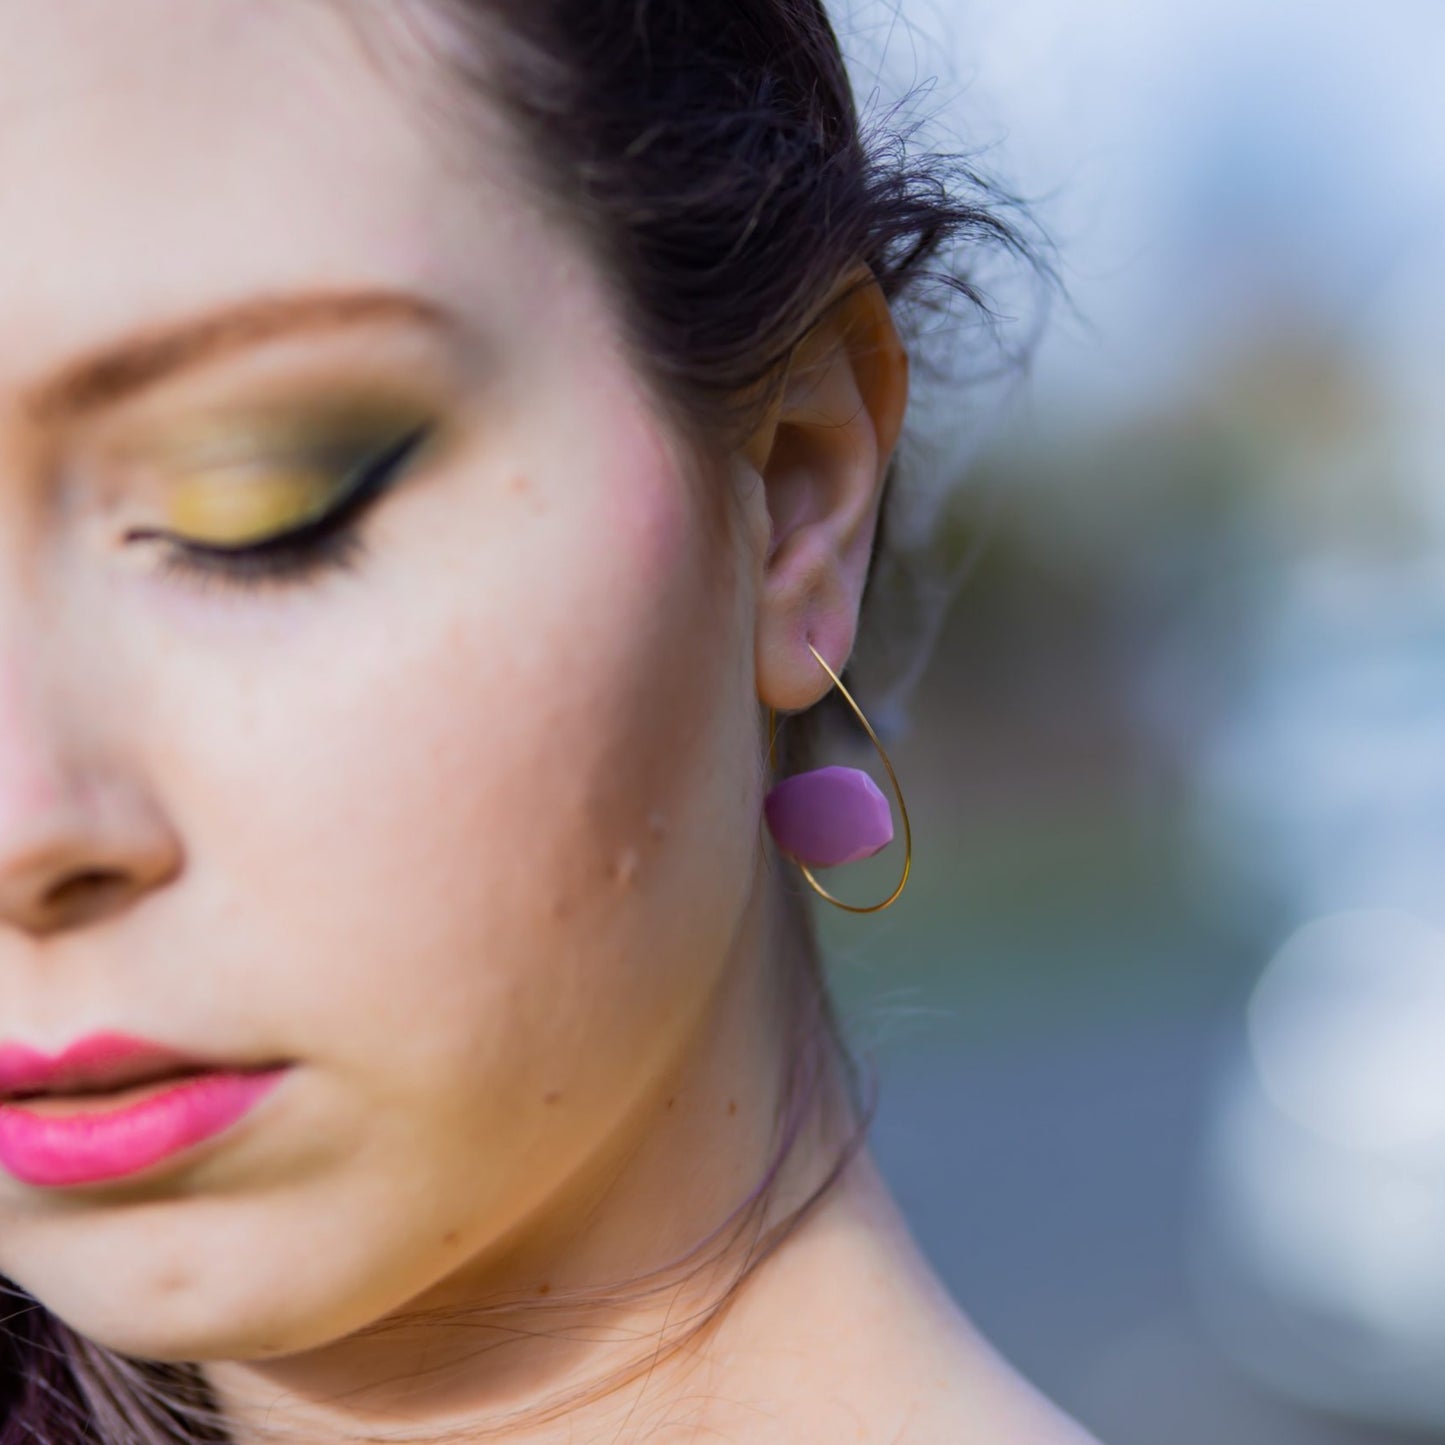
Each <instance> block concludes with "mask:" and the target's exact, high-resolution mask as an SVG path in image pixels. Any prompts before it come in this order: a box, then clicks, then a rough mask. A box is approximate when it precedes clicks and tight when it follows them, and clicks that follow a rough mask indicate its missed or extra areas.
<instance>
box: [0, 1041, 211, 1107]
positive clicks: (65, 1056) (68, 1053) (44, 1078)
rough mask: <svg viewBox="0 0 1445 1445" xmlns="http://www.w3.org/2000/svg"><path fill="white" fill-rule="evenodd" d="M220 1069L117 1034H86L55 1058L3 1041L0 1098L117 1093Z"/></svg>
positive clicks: (184, 1054) (204, 1061)
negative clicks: (105, 1091)
mask: <svg viewBox="0 0 1445 1445" xmlns="http://www.w3.org/2000/svg"><path fill="white" fill-rule="evenodd" d="M223 1067H226V1066H225V1065H220V1064H217V1063H216V1062H215V1061H213V1060H209V1059H202V1058H198V1057H196V1056H195V1055H193V1054H186V1053H182V1052H181V1051H180V1050H178V1049H172V1048H167V1047H166V1046H165V1045H163V1044H157V1043H152V1042H151V1041H150V1040H149V1039H141V1038H136V1037H134V1036H133V1035H130V1034H122V1033H99V1034H89V1035H87V1036H86V1037H85V1038H83V1039H77V1040H76V1041H75V1042H74V1043H73V1044H71V1045H70V1046H69V1047H68V1048H65V1049H62V1050H61V1051H60V1053H58V1054H55V1055H47V1054H44V1053H42V1052H40V1051H39V1050H36V1049H32V1048H31V1047H29V1045H27V1044H20V1043H9V1042H7V1043H0V1097H3V1098H13V1097H14V1096H16V1095H20V1094H35V1093H62V1092H64V1093H81V1092H85V1091H89V1090H104V1089H121V1088H125V1087H127V1086H129V1085H131V1084H139V1083H144V1082H147V1081H150V1080H155V1079H162V1078H168V1077H170V1076H171V1075H175V1074H181V1073H196V1072H199V1071H202V1070H207V1069H216V1068H223ZM232 1067H234V1066H232Z"/></svg>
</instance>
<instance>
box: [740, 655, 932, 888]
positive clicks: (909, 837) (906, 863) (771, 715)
mask: <svg viewBox="0 0 1445 1445" xmlns="http://www.w3.org/2000/svg"><path fill="white" fill-rule="evenodd" d="M808 651H809V652H811V653H812V654H813V656H814V657H816V658H817V659H818V662H819V664H820V665H821V666H822V669H823V671H824V672H826V673H827V674H828V676H829V677H831V678H832V679H833V683H834V685H835V686H836V687H837V689H838V691H839V692H841V693H842V694H843V697H844V699H845V700H846V701H847V703H848V706H849V707H851V708H852V709H853V711H854V712H855V713H856V714H857V716H858V721H859V722H860V723H862V724H863V729H864V731H865V732H866V733H867V734H868V736H869V737H870V738H871V739H872V741H873V746H874V747H875V748H877V749H878V756H879V757H880V758H882V759H883V766H884V767H885V768H887V769H888V779H889V781H890V782H891V783H892V784H893V793H894V796H895V797H896V798H897V799H898V811H899V813H900V814H901V815H902V818H903V877H902V878H900V879H899V880H898V887H897V888H895V889H894V890H893V892H892V893H890V894H889V895H888V897H887V898H885V899H884V900H883V902H882V903H874V904H871V905H869V906H868V907H866V908H860V907H858V906H857V905H856V904H853V903H844V902H843V900H842V899H841V898H834V897H833V895H832V894H831V893H829V892H828V890H827V889H826V888H824V887H823V885H822V884H821V883H819V882H818V880H817V879H816V878H814V877H813V874H812V870H811V869H809V867H808V865H807V864H806V863H798V860H797V859H796V858H795V859H794V860H793V861H794V862H795V863H798V867H799V868H801V869H802V871H803V877H804V878H806V879H807V880H808V882H809V884H810V885H811V886H812V889H813V891H814V892H815V893H817V894H818V895H819V896H820V897H821V898H826V899H827V900H828V902H829V903H831V904H833V905H834V907H836V908H842V909H846V910H847V911H848V912H849V913H880V912H882V910H883V909H885V908H887V907H888V906H889V905H890V904H892V903H893V902H894V901H895V900H896V899H897V897H898V895H899V894H900V893H902V892H903V889H904V885H905V884H907V882H908V874H909V872H910V871H911V870H912V867H913V829H912V827H911V826H910V824H909V822H908V806H907V804H906V803H904V801H903V789H902V788H901V787H900V786H899V783H898V774H897V773H895V772H894V771H893V764H892V763H891V762H890V761H889V759H888V754H887V752H885V751H884V748H883V744H882V743H880V742H879V741H878V734H877V733H875V732H874V731H873V727H872V724H870V723H869V721H868V719H867V718H866V717H864V716H863V709H862V708H861V707H859V706H858V704H857V703H856V702H854V701H853V694H852V693H850V692H849V691H848V689H847V688H846V687H844V686H843V680H842V678H840V677H839V676H838V674H837V673H836V672H834V671H833V669H832V668H831V667H829V666H828V664H827V663H826V662H824V661H823V658H822V654H821V653H819V651H818V649H817V648H816V647H814V646H813V644H812V643H811V642H810V643H809V644H808ZM777 741H778V715H777V712H776V711H775V710H774V709H773V708H769V709H768V760H769V763H770V765H771V766H772V768H773V769H774V771H776V769H777V766H778V748H777Z"/></svg>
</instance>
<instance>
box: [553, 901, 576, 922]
mask: <svg viewBox="0 0 1445 1445" xmlns="http://www.w3.org/2000/svg"><path fill="white" fill-rule="evenodd" d="M571 912H572V905H571V904H570V903H569V902H568V901H567V900H566V899H565V898H558V899H556V900H555V901H554V902H553V904H552V917H553V918H566V917H568V916H569V915H570V914H571Z"/></svg>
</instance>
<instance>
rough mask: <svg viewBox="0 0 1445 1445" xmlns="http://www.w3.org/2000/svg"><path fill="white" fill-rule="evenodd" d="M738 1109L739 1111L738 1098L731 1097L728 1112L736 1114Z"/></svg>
mask: <svg viewBox="0 0 1445 1445" xmlns="http://www.w3.org/2000/svg"><path fill="white" fill-rule="evenodd" d="M737 1111H738V1101H737V1100H736V1099H729V1100H728V1113H729V1114H736V1113H737Z"/></svg>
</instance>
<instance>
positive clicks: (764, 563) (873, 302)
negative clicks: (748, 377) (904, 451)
mask: <svg viewBox="0 0 1445 1445" xmlns="http://www.w3.org/2000/svg"><path fill="white" fill-rule="evenodd" d="M840 295H841V296H842V297H843V299H842V300H841V301H838V302H837V303H836V304H834V305H832V306H830V307H829V308H828V310H827V311H826V312H825V313H824V317H823V320H822V321H820V322H819V323H818V324H817V326H815V327H814V329H813V330H812V331H811V332H809V334H808V335H807V336H806V337H805V338H804V340H803V341H802V342H801V343H800V344H799V346H798V348H797V350H796V351H795V352H794V354H793V358H792V360H791V362H790V364H789V368H788V374H787V380H786V384H785V386H784V389H783V394H782V396H781V398H780V400H779V403H778V405H777V406H776V407H775V408H774V410H773V412H772V414H771V415H770V416H769V418H768V420H767V421H766V422H765V423H764V424H763V426H762V427H760V428H759V430H758V431H757V432H756V433H755V434H754V436H753V437H752V438H751V439H750V441H749V442H748V444H747V445H746V446H745V447H744V449H743V455H744V456H745V458H746V459H747V461H748V463H749V464H750V465H751V466H752V468H753V469H754V470H755V471H756V472H757V473H758V475H759V476H760V477H761V479H762V486H761V488H758V489H757V490H756V492H755V493H754V495H753V496H752V497H750V498H749V505H750V507H752V508H753V509H754V512H755V516H754V520H755V523H756V525H755V526H754V527H753V528H752V529H751V530H750V535H751V536H752V537H753V539H754V546H755V547H761V549H762V550H761V554H760V555H759V556H757V557H756V558H755V561H756V562H757V564H758V579H759V580H758V597H757V615H756V634H755V647H754V652H755V666H756V670H757V691H758V698H759V700H760V701H761V702H762V703H763V705H764V706H766V707H773V708H777V709H778V710H779V711H780V712H798V711H801V710H803V709H805V708H808V707H811V706H812V705H813V704H814V703H815V702H817V701H818V700H819V699H820V698H821V697H823V696H824V694H825V693H827V692H828V691H829V690H830V689H831V688H832V686H833V684H832V682H831V681H830V680H829V677H828V674H827V673H826V672H824V671H823V669H822V668H821V667H819V666H818V661H817V659H816V658H815V657H814V656H813V654H812V653H811V652H809V651H808V644H809V643H812V645H813V646H814V647H816V648H817V649H818V651H819V652H820V653H822V655H823V657H824V658H825V659H826V660H827V662H828V665H829V666H830V667H831V668H832V669H833V670H834V671H835V672H838V673H841V672H842V671H843V667H844V664H845V663H846V661H847V659H848V657H849V655H850V654H851V652H852V651H853V644H854V640H855V638H856V636H857V631H858V612H859V608H860V606H861V604H862V600H863V588H864V585H865V583H866V582H867V578H868V563H869V558H870V556H871V554H872V550H873V539H874V536H875V534H876V532H877V526H878V508H879V503H880V500H881V497H882V490H883V482H884V478H885V477H886V475H887V471H888V464H889V461H890V460H891V458H892V455H893V450H894V448H895V446H896V445H897V442H898V436H899V433H900V431H901V430H902V426H903V414H904V411H905V409H906V407H907V402H908V354H907V352H906V351H905V350H904V349H903V345H902V342H901V341H900V339H899V336H898V331H897V329H896V327H895V326H894V323H893V316H892V313H891V311H890V310H889V307H888V302H887V299H886V298H885V297H884V295H883V292H882V290H881V288H880V287H879V285H878V282H877V280H876V279H875V278H874V276H873V275H872V273H871V272H870V271H868V270H867V269H866V268H860V269H855V270H853V271H851V272H850V273H849V274H848V275H847V276H846V277H845V278H844V279H843V281H842V282H841V283H840V284H839V286H838V287H837V288H836V289H835V291H834V293H833V296H834V297H835V298H836V297H839V296H840ZM764 507H765V508H766V517H763V516H762V515H761V513H762V509H763V508H764ZM764 539H766V541H765V545H764Z"/></svg>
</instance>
